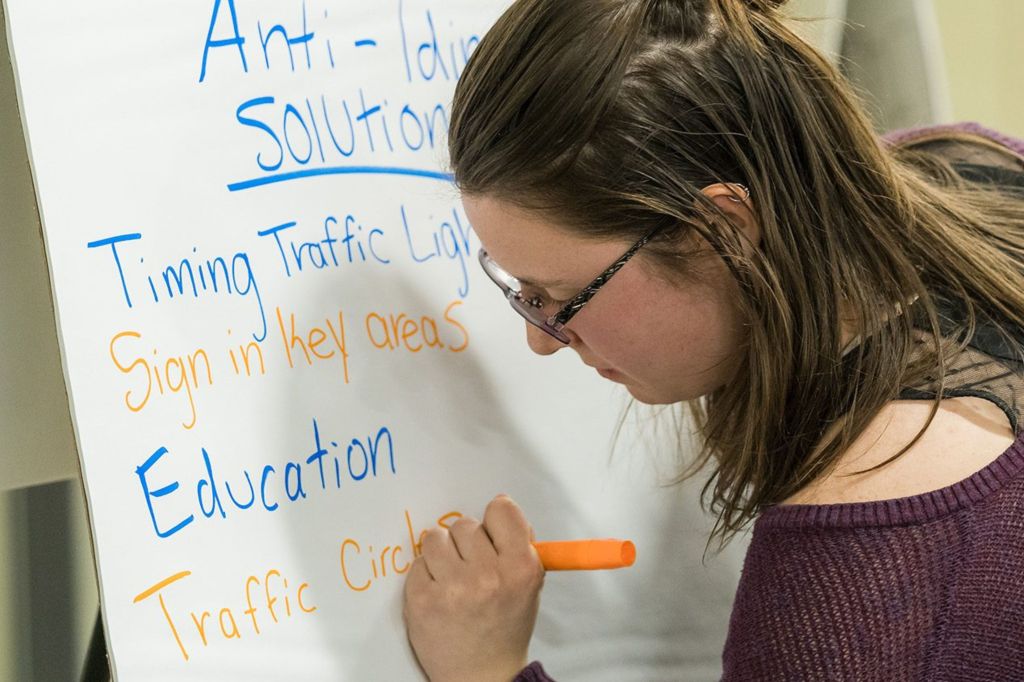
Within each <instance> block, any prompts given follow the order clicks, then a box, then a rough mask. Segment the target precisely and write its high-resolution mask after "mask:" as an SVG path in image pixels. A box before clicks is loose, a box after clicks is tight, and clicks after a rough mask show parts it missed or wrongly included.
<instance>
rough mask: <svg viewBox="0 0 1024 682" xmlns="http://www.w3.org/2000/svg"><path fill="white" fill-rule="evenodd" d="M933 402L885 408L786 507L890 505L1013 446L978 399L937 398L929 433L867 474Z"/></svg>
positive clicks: (1003, 421)
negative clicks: (832, 464) (880, 502)
mask: <svg viewBox="0 0 1024 682" xmlns="http://www.w3.org/2000/svg"><path fill="white" fill-rule="evenodd" d="M931 407H932V403H930V402H928V401H916V400H914V401H910V400H898V401H894V402H892V403H889V405H888V406H886V407H885V408H884V409H883V410H882V411H881V412H880V413H879V415H878V416H877V417H876V418H875V419H874V420H873V421H872V422H871V424H870V425H869V426H868V428H867V429H865V431H864V433H863V434H861V436H860V437H859V438H858V439H857V440H856V441H854V442H853V444H852V445H851V446H850V448H849V449H848V450H847V451H846V452H845V453H844V454H843V455H842V456H841V457H840V458H839V461H838V463H837V464H836V466H835V467H834V469H833V470H832V471H831V472H830V473H828V474H826V475H825V476H823V477H822V478H821V479H819V480H817V481H815V482H813V483H811V484H810V485H809V486H807V487H806V488H804V489H803V490H801V491H800V492H798V493H797V494H796V495H794V496H792V497H791V498H789V499H788V500H786V501H785V504H837V503H844V502H870V501H875V500H889V499H894V498H898V497H907V496H909V495H918V494H921V493H925V492H929V491H932V490H938V489H939V488H944V487H946V486H949V485H952V484H953V483H956V482H958V481H962V480H963V479H965V478H968V477H969V476H971V474H974V473H975V472H977V471H979V470H981V469H983V468H985V467H986V466H987V465H988V464H990V463H991V462H992V460H994V459H996V458H997V457H998V456H999V455H1000V454H1002V453H1003V452H1005V451H1006V449H1007V448H1008V447H1009V446H1010V444H1011V443H1012V442H1013V440H1014V436H1013V432H1012V430H1011V428H1010V423H1009V420H1008V419H1007V418H1006V415H1005V414H1003V412H1002V410H1000V409H999V407H998V406H996V405H995V404H994V403H992V402H990V401H988V400H985V399H983V398H950V399H948V400H943V401H942V403H941V406H940V407H939V411H938V412H937V413H936V415H935V419H934V420H933V421H932V423H931V425H930V426H929V427H928V430H927V431H925V433H924V435H922V436H921V439H920V440H919V441H918V442H917V443H915V444H914V445H913V446H912V447H911V448H910V449H909V450H908V451H907V452H906V453H904V454H903V455H902V456H900V457H899V458H898V459H896V461H894V462H890V463H889V464H886V465H885V466H883V467H881V468H879V469H877V470H875V471H870V472H867V473H859V472H863V471H864V470H865V469H870V468H871V467H873V466H876V465H878V464H881V463H882V462H884V461H885V460H887V459H889V458H890V457H892V456H893V455H895V454H896V453H897V452H899V451H900V450H901V449H902V448H904V447H906V445H907V443H909V442H910V441H911V440H913V438H914V436H915V435H917V433H918V432H919V431H920V430H921V427H922V426H924V425H925V423H927V420H928V415H929V413H930V411H931Z"/></svg>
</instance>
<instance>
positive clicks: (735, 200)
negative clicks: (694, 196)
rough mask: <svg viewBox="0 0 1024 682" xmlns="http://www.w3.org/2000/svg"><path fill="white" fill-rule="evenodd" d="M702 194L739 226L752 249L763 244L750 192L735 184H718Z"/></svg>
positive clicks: (705, 189) (710, 186) (706, 189)
mask: <svg viewBox="0 0 1024 682" xmlns="http://www.w3.org/2000/svg"><path fill="white" fill-rule="evenodd" d="M701 192H702V193H703V194H704V196H706V197H707V198H709V199H711V201H713V202H714V204H715V206H717V207H718V210H719V211H721V212H722V213H724V214H725V215H726V216H728V217H729V219H730V220H732V222H733V223H734V224H736V225H739V227H740V229H741V230H742V231H743V235H744V236H745V237H746V238H747V241H748V243H749V244H750V245H751V248H753V247H756V246H757V245H758V244H760V243H761V226H760V225H759V224H758V222H757V218H756V217H755V216H754V211H753V203H752V200H751V197H750V190H748V189H747V188H746V187H745V186H743V185H740V184H738V183H735V182H718V183H715V184H713V185H708V186H707V187H705V188H704V189H702V190H701Z"/></svg>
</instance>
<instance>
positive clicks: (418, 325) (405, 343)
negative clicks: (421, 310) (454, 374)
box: [366, 301, 469, 353]
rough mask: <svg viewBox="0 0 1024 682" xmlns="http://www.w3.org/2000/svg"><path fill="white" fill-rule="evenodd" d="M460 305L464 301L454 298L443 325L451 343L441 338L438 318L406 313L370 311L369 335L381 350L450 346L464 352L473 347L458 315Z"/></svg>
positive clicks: (367, 328)
mask: <svg viewBox="0 0 1024 682" xmlns="http://www.w3.org/2000/svg"><path fill="white" fill-rule="evenodd" d="M460 305H462V301H452V302H451V303H450V304H449V305H448V307H447V308H445V309H444V319H443V320H442V325H443V328H444V329H445V330H446V331H447V332H448V334H447V336H448V338H449V340H448V341H447V342H446V341H445V340H444V339H442V338H441V337H442V333H441V330H440V329H439V325H438V321H437V320H435V319H434V318H433V317H430V316H427V315H421V316H419V317H415V316H410V315H407V314H406V313H398V314H395V313H389V314H387V315H384V314H381V313H376V312H374V313H370V314H369V315H367V316H366V335H367V336H368V337H369V339H370V343H372V344H373V345H374V347H375V348H377V349H379V350H384V349H385V348H386V349H388V350H398V349H401V348H404V349H405V350H407V351H409V352H410V353H419V352H420V351H421V350H423V349H424V348H437V349H439V350H440V349H444V348H447V349H448V350H450V351H451V352H453V353H461V352H462V351H464V350H466V347H467V346H469V332H467V331H466V328H465V327H463V326H462V324H461V323H460V322H459V321H458V320H456V319H455V317H454V310H455V308H457V307H458V306H460ZM452 336H454V340H452V338H451V337H452Z"/></svg>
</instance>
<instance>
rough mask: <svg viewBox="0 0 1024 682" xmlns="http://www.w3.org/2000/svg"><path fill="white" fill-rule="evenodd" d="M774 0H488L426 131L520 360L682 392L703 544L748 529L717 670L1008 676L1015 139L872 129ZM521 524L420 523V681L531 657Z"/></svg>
mask: <svg viewBox="0 0 1024 682" xmlns="http://www.w3.org/2000/svg"><path fill="white" fill-rule="evenodd" d="M777 4H778V3H773V2H768V1H767V0H749V1H747V2H744V1H741V0H660V1H659V0H577V1H574V2H567V1H566V0H520V1H519V2H517V3H516V4H515V5H513V6H512V8H511V9H509V10H508V11H507V12H506V13H505V15H504V16H503V17H502V18H501V19H500V20H499V22H498V23H497V24H496V26H495V27H494V28H493V29H492V30H491V31H490V32H489V33H488V35H487V36H486V37H485V39H484V40H483V41H482V42H481V43H480V45H479V47H478V49H477V51H476V53H475V54H474V56H473V58H472V59H471V61H470V64H469V66H468V68H467V70H466V72H465V74H464V75H463V77H462V79H461V81H460V83H459V85H458V89H457V91H456V96H455V103H454V109H453V115H452V122H451V131H450V132H451V137H450V151H451V158H452V164H453V168H454V172H455V177H456V180H457V182H458V184H459V187H460V189H461V191H462V193H463V202H464V206H465V209H466V213H467V215H468V216H469V218H470V220H471V222H472V224H473V226H474V229H475V230H476V232H477V235H478V236H479V238H480V241H481V244H482V245H483V249H482V251H481V262H482V264H483V266H484V268H485V270H487V272H488V273H489V274H490V275H491V277H492V279H494V280H495V282H496V283H498V284H499V286H500V287H501V288H502V290H503V291H504V292H505V294H506V296H507V297H508V298H509V300H510V302H511V303H512V304H513V307H514V308H516V310H517V311H518V312H519V313H520V314H522V315H523V316H524V317H525V318H526V319H527V321H528V322H529V323H530V324H528V325H527V340H528V342H529V344H530V347H531V348H532V349H533V350H534V351H536V352H537V353H540V354H550V353H553V352H555V351H557V350H559V349H561V348H563V347H569V348H571V349H573V350H575V351H576V352H577V353H578V354H579V356H580V359H581V360H582V361H583V362H584V363H586V364H588V365H590V366H593V367H594V368H595V369H596V370H597V371H598V373H600V374H601V375H602V376H604V377H605V378H607V379H610V380H611V381H614V382H618V383H620V384H622V385H624V386H625V387H626V389H627V390H628V391H629V392H630V393H631V395H632V396H633V397H634V398H636V399H637V400H638V401H640V402H644V403H654V404H672V403H679V402H688V403H689V405H690V406H691V407H692V408H693V414H694V421H695V423H696V424H697V426H698V428H699V429H700V432H701V435H702V436H703V442H704V448H703V450H702V451H701V453H700V454H699V456H698V458H697V460H696V462H694V463H693V465H692V466H690V467H689V468H688V470H687V473H693V472H695V471H697V470H702V471H704V472H709V473H710V479H709V481H708V484H707V487H706V488H705V491H706V493H707V496H708V497H709V499H710V506H711V508H712V509H713V510H714V511H715V512H716V513H717V515H718V525H717V527H716V531H715V534H716V536H717V537H718V539H719V540H722V541H725V540H727V539H728V538H729V537H730V536H731V535H732V534H734V533H735V532H737V531H738V530H740V529H741V528H743V527H744V526H745V525H746V524H748V523H749V522H750V521H752V520H755V519H756V522H755V523H754V532H753V536H752V540H751V544H750V549H749V551H748V555H747V559H746V563H745V567H744V572H743V576H742V579H741V583H740V587H739V590H738V593H737V597H736V603H735V606H734V611H733V616H732V620H731V623H730V631H729V637H728V640H727V642H726V646H725V652H724V654H723V666H724V677H725V678H726V679H730V680H748V679H758V680H760V679H777V680H801V679H829V680H834V679H850V680H873V679H879V680H898V679H913V680H917V679H929V680H931V679H979V680H982V679H984V680H996V679H1012V678H1013V676H1014V675H1019V674H1021V673H1020V671H1021V670H1024V580H1022V578H1024V520H1022V519H1024V442H1022V441H1019V440H1017V439H1016V434H1017V433H1018V431H1019V429H1018V417H1019V414H1018V408H1017V399H1018V396H1020V395H1024V382H1022V380H1021V376H1020V372H1021V368H1022V366H1024V365H1022V364H1021V359H1022V357H1024V353H1022V349H1021V344H1020V339H1022V338H1024V333H1022V331H1021V330H1022V329H1024V271H1022V267H1021V257H1022V256H1024V203H1022V197H1024V193H1022V191H1021V189H1020V188H1021V187H1022V186H1024V180H1022V178H1024V176H1022V175H1021V172H1022V171H1024V156H1022V155H1024V143H1021V142H1019V141H1015V140H1011V139H1008V138H1003V137H1000V136H998V135H995V134H993V133H991V132H990V131H985V130H984V129H981V128H980V127H964V128H951V129H949V130H938V131H929V133H928V134H927V135H918V136H916V137H915V136H910V137H905V138H904V139H899V140H896V141H895V142H890V143H882V142H880V141H879V140H878V139H877V138H876V137H875V136H874V135H873V133H872V131H871V128H870V126H869V124H868V122H867V120H866V118H865V116H864V114H863V113H862V111H861V108H860V106H859V104H858V103H857V102H856V100H855V98H854V97H853V96H852V95H851V94H850V90H849V88H848V86H847V85H846V84H844V83H843V81H842V79H841V78H840V76H839V75H837V73H836V71H835V70H834V69H833V68H832V67H831V66H830V65H829V64H828V63H827V62H826V60H824V59H823V58H822V57H821V56H820V55H819V54H818V53H817V52H815V51H814V50H813V49H812V48H810V47H809V46H808V45H806V44H805V43H804V42H803V41H801V40H800V39H799V38H798V37H796V36H795V35H794V34H793V33H791V32H790V31H789V29H787V28H786V26H785V25H784V24H783V22H782V19H781V17H780V15H779V13H778V7H777ZM609 264H611V266H610V267H609ZM595 276H596V279H595ZM530 538H531V532H530V527H529V525H528V523H527V522H526V520H525V519H524V517H523V514H522V512H521V511H520V510H519V508H518V507H516V506H515V504H514V503H513V502H512V501H511V500H509V499H508V498H505V497H499V498H497V499H495V500H494V501H493V502H492V503H491V504H490V505H489V506H488V508H487V510H486V512H485V515H484V518H483V521H482V523H478V522H476V521H474V520H464V521H461V522H460V523H458V524H456V525H455V527H454V528H452V530H451V532H450V533H449V532H447V531H443V530H436V531H434V532H432V533H431V534H429V535H428V536H427V537H426V538H425V539H424V542H423V556H422V557H421V558H420V559H419V560H418V561H417V562H416V563H415V564H414V566H413V568H412V570H411V572H410V575H409V577H408V582H407V587H406V619H407V624H408V630H409V637H410V641H411V642H412V645H413V647H414V649H415V651H416V654H417V656H418V658H419V660H420V663H421V664H422V666H423V668H424V670H425V672H426V673H427V674H428V676H429V677H430V678H431V679H433V680H474V681H484V680H491V679H494V680H510V679H513V678H515V679H517V680H546V679H548V678H547V677H546V676H545V674H544V673H543V671H542V669H541V668H540V666H539V664H537V663H534V664H532V665H530V666H529V667H525V668H524V666H525V665H526V663H527V647H528V643H529V639H530V635H531V632H532V629H533V624H534V620H535V617H536V613H537V604H538V600H539V592H540V588H541V584H542V582H543V571H542V569H541V567H540V565H539V562H538V560H537V558H536V554H535V553H534V552H533V550H532V547H531V546H530V544H529V543H530Z"/></svg>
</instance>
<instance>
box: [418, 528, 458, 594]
mask: <svg viewBox="0 0 1024 682" xmlns="http://www.w3.org/2000/svg"><path fill="white" fill-rule="evenodd" d="M421 551H422V554H421V555H420V558H421V559H422V560H423V563H425V564H426V569H427V572H428V573H430V577H431V578H432V579H434V580H438V581H443V580H447V579H448V578H450V577H451V576H452V575H453V574H454V573H455V572H456V571H457V570H458V564H459V563H461V562H462V557H461V556H460V555H459V552H458V550H457V549H456V548H455V542H454V540H452V537H451V534H450V533H449V532H448V531H447V530H446V529H444V528H431V529H430V530H428V531H427V532H426V533H424V534H423V541H422V543H421Z"/></svg>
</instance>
